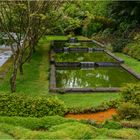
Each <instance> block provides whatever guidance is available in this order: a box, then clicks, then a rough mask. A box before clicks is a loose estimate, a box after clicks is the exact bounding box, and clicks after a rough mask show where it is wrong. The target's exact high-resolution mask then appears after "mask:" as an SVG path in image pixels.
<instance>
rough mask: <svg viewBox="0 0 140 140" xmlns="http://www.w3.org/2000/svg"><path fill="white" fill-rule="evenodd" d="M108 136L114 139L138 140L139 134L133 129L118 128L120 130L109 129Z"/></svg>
mask: <svg viewBox="0 0 140 140" xmlns="http://www.w3.org/2000/svg"><path fill="white" fill-rule="evenodd" d="M108 136H110V137H112V138H116V139H132V140H139V139H140V135H139V132H138V131H136V130H134V129H126V128H123V129H120V130H110V131H109V132H108Z"/></svg>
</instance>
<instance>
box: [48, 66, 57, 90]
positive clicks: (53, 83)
mask: <svg viewBox="0 0 140 140" xmlns="http://www.w3.org/2000/svg"><path fill="white" fill-rule="evenodd" d="M50 68H51V69H50V82H49V90H50V91H55V89H56V67H55V65H54V64H51V65H50Z"/></svg>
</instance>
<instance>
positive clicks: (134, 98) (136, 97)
mask: <svg viewBox="0 0 140 140" xmlns="http://www.w3.org/2000/svg"><path fill="white" fill-rule="evenodd" d="M121 96H122V99H123V101H124V102H132V103H134V104H137V105H140V84H126V85H125V86H124V87H123V88H122V91H121Z"/></svg>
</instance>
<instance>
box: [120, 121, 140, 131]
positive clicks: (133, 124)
mask: <svg viewBox="0 0 140 140" xmlns="http://www.w3.org/2000/svg"><path fill="white" fill-rule="evenodd" d="M120 123H121V125H122V126H123V127H126V128H136V129H140V120H133V121H127V120H123V121H121V122H120Z"/></svg>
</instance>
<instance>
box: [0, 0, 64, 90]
mask: <svg viewBox="0 0 140 140" xmlns="http://www.w3.org/2000/svg"><path fill="white" fill-rule="evenodd" d="M62 3H63V1H30V0H27V1H24V0H23V1H22V0H21V1H1V2H0V27H1V28H2V30H3V32H4V33H5V34H6V35H7V36H8V38H9V40H10V46H11V50H12V52H13V72H12V75H11V78H10V85H11V92H15V91H16V78H17V72H18V69H19V70H20V73H21V74H23V64H24V63H25V62H27V61H29V60H30V59H31V56H32V53H33V51H35V46H36V45H37V43H38V41H39V39H40V38H41V37H42V36H43V35H44V34H45V33H46V31H47V28H48V27H49V26H50V23H51V22H52V21H53V17H52V12H53V10H56V9H57V7H59V6H60V5H61V4H62ZM47 18H48V20H47ZM47 21H50V22H47Z"/></svg>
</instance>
